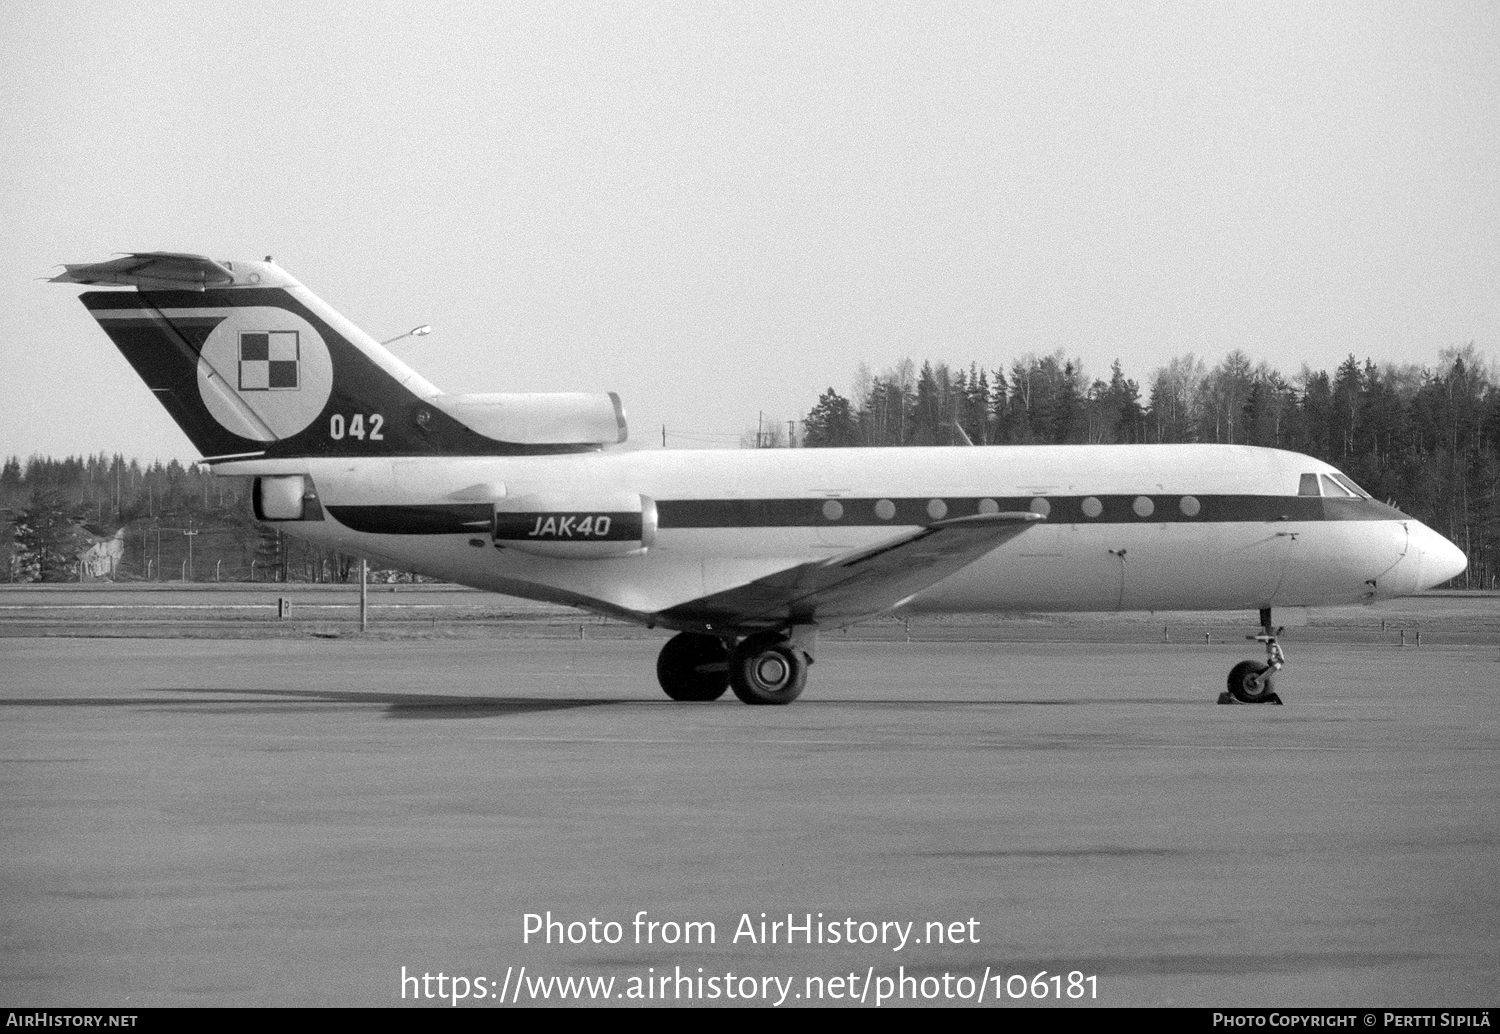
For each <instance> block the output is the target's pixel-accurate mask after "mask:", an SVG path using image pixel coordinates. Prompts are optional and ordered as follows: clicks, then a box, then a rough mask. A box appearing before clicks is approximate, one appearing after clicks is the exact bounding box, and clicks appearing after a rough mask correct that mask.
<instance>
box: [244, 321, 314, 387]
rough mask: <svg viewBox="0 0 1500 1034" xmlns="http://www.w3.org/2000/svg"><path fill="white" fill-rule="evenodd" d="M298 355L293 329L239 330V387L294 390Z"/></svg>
mask: <svg viewBox="0 0 1500 1034" xmlns="http://www.w3.org/2000/svg"><path fill="white" fill-rule="evenodd" d="M301 359H302V355H301V342H300V341H299V340H298V333H297V331H295V330H271V331H241V332H240V390H241V391H296V390H298V389H299V388H300V387H301V386H302V384H301V376H300V374H301Z"/></svg>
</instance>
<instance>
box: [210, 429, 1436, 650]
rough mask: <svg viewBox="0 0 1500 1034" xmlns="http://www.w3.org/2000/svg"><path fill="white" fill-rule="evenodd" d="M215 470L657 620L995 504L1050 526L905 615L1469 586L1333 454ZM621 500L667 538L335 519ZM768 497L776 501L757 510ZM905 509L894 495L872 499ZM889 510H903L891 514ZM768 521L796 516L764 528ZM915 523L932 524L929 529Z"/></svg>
mask: <svg viewBox="0 0 1500 1034" xmlns="http://www.w3.org/2000/svg"><path fill="white" fill-rule="evenodd" d="M217 469H218V471H219V472H220V473H225V474H263V475H270V474H292V473H296V474H306V475H309V476H310V477H311V479H312V482H313V484H314V485H315V486H316V491H317V496H318V500H319V502H320V503H321V505H322V507H323V511H324V514H325V518H324V519H323V520H321V521H300V522H288V523H286V524H284V525H282V527H283V528H284V530H287V531H289V532H291V533H293V534H296V535H299V536H302V537H304V538H307V539H310V540H312V541H315V542H319V543H323V544H326V545H329V546H334V547H337V548H339V549H342V550H345V551H347V552H349V553H353V554H362V555H367V556H370V557H372V558H375V559H376V560H378V561H381V562H384V563H387V564H390V565H391V566H395V567H399V568H401V569H405V570H414V571H418V572H421V573H424V574H429V575H433V576H436V577H440V578H445V579H450V580H452V581H455V582H459V583H462V584H465V585H471V586H475V587H477V588H482V589H488V590H493V591H495V592H502V593H507V594H510V595H515V596H524V597H531V598H536V599H546V600H555V601H559V602H565V603H571V604H574V605H578V606H583V607H588V608H591V609H595V610H599V611H602V612H606V613H612V614H619V615H623V616H627V617H632V618H635V619H637V620H643V621H648V622H649V621H653V620H654V618H653V616H654V615H658V614H660V612H662V611H665V610H667V609H669V608H673V607H680V606H682V605H684V604H688V603H690V602H691V601H693V600H697V599H700V598H702V597H704V596H707V595H709V594H712V593H715V592H720V591H723V590H726V589H730V588H734V587H736V586H739V585H743V584H745V583H746V582H749V581H752V580H754V579H756V578H761V577H764V576H767V575H770V574H772V573H775V572H777V571H780V570H784V569H786V568H789V567H793V566H796V565H799V564H805V563H808V562H810V561H817V560H821V559H826V558H831V557H834V556H838V555H840V554H843V553H846V552H849V551H850V550H854V549H857V548H860V547H865V546H869V545H872V544H875V543H878V542H880V541H882V540H886V539H890V538H892V537H894V536H897V535H899V534H901V533H903V532H906V531H910V530H911V529H912V528H913V527H915V526H919V525H920V523H921V522H922V521H925V520H927V519H938V518H940V517H943V516H947V517H955V516H963V515H965V514H967V513H975V512H982V511H983V509H984V508H985V507H986V506H987V507H988V508H990V509H994V508H997V507H998V508H999V509H1001V510H1007V511H1010V510H1015V509H1031V510H1034V511H1037V512H1041V511H1046V513H1047V516H1046V519H1044V520H1042V521H1038V522H1036V523H1035V524H1034V525H1033V526H1031V527H1028V528H1027V529H1026V530H1025V531H1024V532H1022V533H1021V534H1019V535H1017V536H1015V537H1014V538H1013V539H1011V540H1010V541H1008V542H1006V543H1004V544H1003V545H1001V546H999V547H998V548H996V549H994V550H993V551H992V552H990V553H988V554H987V555H985V556H984V557H982V558H981V559H980V560H978V561H976V562H974V563H972V564H970V565H969V566H968V567H966V568H964V569H963V570H961V571H959V572H958V573H957V574H954V575H952V576H950V577H948V578H946V579H944V580H942V581H941V582H939V583H937V584H936V585H933V586H931V587H930V588H928V589H926V590H924V591H923V592H921V593H919V594H917V595H916V596H915V597H914V598H912V599H910V600H909V601H906V605H907V606H909V607H910V608H912V609H916V610H927V611H1113V610H1167V609H1172V610H1177V609H1225V610H1227V609H1258V608H1262V607H1275V606H1319V605H1331V604H1342V603H1350V602H1359V601H1366V600H1373V599H1379V598H1386V597H1390V596H1399V595H1403V594H1408V593H1411V592H1414V591H1417V590H1419V589H1422V588H1426V587H1428V586H1430V585H1433V584H1437V583H1440V582H1442V581H1445V580H1446V579H1448V578H1451V577H1453V576H1454V575H1456V574H1457V573H1459V572H1460V571H1462V570H1463V567H1464V563H1465V561H1464V557H1463V555H1462V553H1460V552H1459V551H1458V550H1457V549H1456V548H1455V547H1454V546H1453V545H1452V544H1451V543H1449V542H1448V541H1447V540H1446V539H1444V538H1443V537H1442V536H1440V535H1438V534H1437V533H1435V532H1433V531H1432V530H1430V529H1428V528H1427V527H1425V526H1424V525H1422V524H1421V523H1420V522H1418V521H1416V520H1414V519H1412V518H1410V517H1406V516H1405V515H1404V514H1400V513H1399V512H1397V511H1395V510H1392V509H1390V508H1389V507H1384V506H1382V505H1381V504H1378V503H1375V502H1373V501H1371V500H1368V499H1355V498H1347V497H1346V498H1340V499H1337V500H1332V499H1327V500H1323V501H1322V502H1320V503H1314V502H1313V501H1312V500H1309V499H1308V498H1307V497H1306V494H1305V492H1304V494H1303V495H1301V496H1299V480H1300V479H1301V478H1302V476H1303V475H1305V474H1324V473H1330V472H1333V471H1334V468H1332V467H1330V466H1328V465H1327V464H1325V463H1322V462H1320V461H1318V460H1315V459H1311V458H1309V457H1307V456H1302V455H1299V454H1296V453H1289V452H1283V451H1279V450H1272V449H1259V448H1250V447H1243V446H1213V445H1158V446H1123V445H1115V446H1028V447H979V448H909V449H802V450H760V451H749V450H744V451H713V452H710V451H704V452H692V451H671V450H661V451H647V450H640V451H612V452H596V453H582V454H575V455H564V456H546V457H523V458H492V457H476V458H452V457H432V458H397V459H364V458H358V459H350V458H337V459H317V458H302V459H296V460H282V461H274V462H273V461H251V462H241V463H227V464H221V465H220V466H219V467H218V468H217ZM608 492H616V493H618V492H630V493H639V494H640V495H643V496H647V497H650V499H652V500H654V501H655V502H656V503H657V505H658V506H659V507H660V508H661V514H662V516H661V526H660V529H659V531H658V533H657V536H656V539H655V542H654V544H652V545H651V546H650V548H648V549H646V550H645V551H644V552H642V553H640V554H639V555H634V556H621V557H613V558H603V559H559V558H554V557H546V556H535V555H528V554H526V553H523V552H520V551H517V550H515V549H506V548H496V547H495V544H494V542H493V541H492V540H491V538H490V535H489V532H488V530H487V529H486V528H485V527H483V526H481V525H480V522H479V521H477V520H476V521H471V522H470V523H471V524H472V525H473V527H472V528H471V529H469V530H467V531H464V530H450V531H446V532H444V533H432V532H431V531H428V532H427V533H421V534H417V533H405V532H396V533H392V532H391V531H389V530H381V531H368V530H365V531H361V530H356V528H355V527H352V526H350V525H349V524H346V523H345V522H344V521H342V520H340V519H339V517H338V514H339V513H340V511H341V510H344V509H345V508H351V507H352V508H366V509H368V508H386V509H388V510H389V511H390V512H391V513H396V514H399V513H400V512H401V508H402V507H410V508H417V507H455V506H460V505H466V506H468V507H469V508H470V510H471V511H477V508H478V507H481V506H486V505H488V506H493V504H494V503H495V502H497V501H498V500H500V499H503V498H506V497H512V496H517V495H522V494H527V493H551V494H553V495H554V496H555V495H559V494H561V495H563V496H567V495H568V494H570V493H571V494H574V495H576V496H577V497H578V498H579V499H580V500H584V501H586V500H587V499H588V498H589V496H590V495H591V494H597V493H608ZM768 500H769V501H774V506H773V505H771V504H766V507H765V508H763V507H762V505H761V504H762V501H768ZM890 500H896V501H897V502H898V503H899V504H900V505H899V506H896V505H890V504H888V505H886V506H884V507H880V506H879V505H878V504H879V503H880V502H881V501H890ZM829 501H833V502H836V503H837V504H838V505H837V506H834V507H829V506H828V503H829ZM579 508H580V509H586V508H587V507H586V506H580V507H579ZM778 508H779V509H778ZM893 509H894V510H896V513H895V514H894V515H893V516H891V517H889V518H887V517H883V516H882V514H884V513H890V512H891V510H893ZM772 510H774V511H775V512H776V513H778V514H780V515H781V516H779V517H775V518H767V517H763V516H757V515H760V514H762V513H763V512H765V513H770V512H772ZM919 511H925V514H926V515H925V516H918V517H916V518H914V517H913V514H915V513H918V512H919ZM1314 511H1316V513H1314ZM710 513H711V514H712V515H713V516H712V517H711V518H710V517H704V516H703V515H704V514H710ZM787 513H791V514H792V516H791V517H787V516H786V514H787ZM726 514H727V515H729V516H727V517H726V516H725V515H726ZM835 514H836V516H834V515H835ZM1330 515H1333V516H1330ZM393 519H394V518H393ZM663 623H664V624H669V625H670V624H671V623H672V622H671V621H664V622H663Z"/></svg>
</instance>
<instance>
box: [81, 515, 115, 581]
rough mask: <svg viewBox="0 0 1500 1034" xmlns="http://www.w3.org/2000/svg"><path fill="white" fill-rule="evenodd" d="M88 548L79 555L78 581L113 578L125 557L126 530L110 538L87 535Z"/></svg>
mask: <svg viewBox="0 0 1500 1034" xmlns="http://www.w3.org/2000/svg"><path fill="white" fill-rule="evenodd" d="M85 541H87V542H88V543H89V546H88V548H86V549H84V550H82V551H80V552H79V554H78V576H79V577H78V580H79V581H84V582H87V581H92V580H95V579H99V578H113V577H114V576H115V572H116V571H118V570H119V569H120V561H121V560H122V559H124V557H125V529H124V528H121V529H120V530H119V531H117V532H115V533H114V534H113V535H110V536H98V535H87V534H86V533H85Z"/></svg>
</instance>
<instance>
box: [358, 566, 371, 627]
mask: <svg viewBox="0 0 1500 1034" xmlns="http://www.w3.org/2000/svg"><path fill="white" fill-rule="evenodd" d="M367 565H368V561H367V560H365V558H364V557H360V558H359V630H360V631H361V632H368V631H369V630H370V584H369V583H370V574H369V570H368V569H367Z"/></svg>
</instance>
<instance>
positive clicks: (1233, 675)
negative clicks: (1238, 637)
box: [1219, 607, 1286, 704]
mask: <svg viewBox="0 0 1500 1034" xmlns="http://www.w3.org/2000/svg"><path fill="white" fill-rule="evenodd" d="M1260 629H1261V632H1260V635H1252V636H1246V637H1245V638H1246V639H1249V640H1250V641H1251V642H1255V643H1260V644H1262V645H1263V646H1265V648H1266V659H1265V662H1264V663H1262V662H1260V661H1240V663H1238V664H1236V665H1235V666H1234V667H1233V668H1230V669H1229V688H1228V692H1225V693H1220V694H1219V703H1221V704H1279V703H1281V697H1279V696H1277V695H1276V680H1275V676H1276V673H1277V672H1279V671H1280V670H1281V669H1282V668H1284V667H1285V666H1286V654H1285V653H1283V652H1282V649H1281V644H1280V643H1278V642H1277V641H1276V637H1277V636H1278V635H1280V634H1281V633H1282V632H1284V631H1285V629H1283V628H1276V629H1273V628H1272V627H1271V608H1270V607H1262V608H1261V611H1260Z"/></svg>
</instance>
